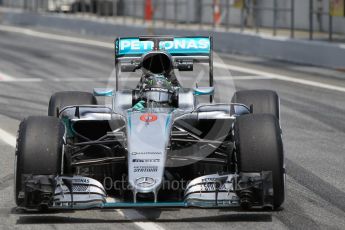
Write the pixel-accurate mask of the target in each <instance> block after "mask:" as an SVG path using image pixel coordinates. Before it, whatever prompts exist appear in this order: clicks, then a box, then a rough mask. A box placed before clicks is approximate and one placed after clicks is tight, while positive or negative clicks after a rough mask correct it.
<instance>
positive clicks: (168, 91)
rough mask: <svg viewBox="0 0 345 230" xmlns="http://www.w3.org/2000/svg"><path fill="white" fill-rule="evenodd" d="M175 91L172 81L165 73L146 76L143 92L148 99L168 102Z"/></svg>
mask: <svg viewBox="0 0 345 230" xmlns="http://www.w3.org/2000/svg"><path fill="white" fill-rule="evenodd" d="M173 93H174V87H173V85H172V83H171V82H170V81H169V80H168V79H167V78H166V77H165V76H164V75H163V74H149V75H147V76H145V79H144V82H143V85H142V94H143V96H144V97H145V98H146V99H147V100H148V101H154V102H160V103H166V102H170V101H171V97H172V95H173Z"/></svg>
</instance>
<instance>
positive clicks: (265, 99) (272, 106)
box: [231, 90, 280, 120]
mask: <svg viewBox="0 0 345 230" xmlns="http://www.w3.org/2000/svg"><path fill="white" fill-rule="evenodd" d="M231 102H232V103H241V104H245V105H246V106H248V107H250V106H251V105H253V113H254V114H262V113H266V114H272V115H274V116H275V117H276V118H277V119H278V120H279V118H280V111H279V104H280V103H279V97H278V94H277V93H276V92H275V91H272V90H241V91H237V92H235V94H234V96H233V97H232V99H231Z"/></svg>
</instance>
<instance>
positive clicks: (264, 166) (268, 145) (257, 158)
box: [235, 114, 285, 209]
mask: <svg viewBox="0 0 345 230" xmlns="http://www.w3.org/2000/svg"><path fill="white" fill-rule="evenodd" d="M235 146H236V158H237V165H238V171H239V172H262V171H271V172H272V180H273V206H274V208H275V209H277V208H279V207H280V206H281V205H282V204H283V202H284V198H285V170H284V153H283V142H282V137H281V132H280V126H279V121H278V119H277V118H276V117H275V116H273V115H270V114H248V115H243V116H239V117H237V118H236V121H235Z"/></svg>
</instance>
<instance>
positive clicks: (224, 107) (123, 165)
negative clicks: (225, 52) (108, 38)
mask: <svg viewBox="0 0 345 230" xmlns="http://www.w3.org/2000/svg"><path fill="white" fill-rule="evenodd" d="M196 63H201V64H202V65H203V66H206V67H208V70H209V71H208V72H207V75H208V83H207V84H208V85H207V86H203V87H202V86H200V85H199V86H198V85H196V86H195V87H191V88H185V87H183V85H182V84H181V82H180V81H179V77H177V75H178V74H177V73H179V74H180V73H184V72H185V71H189V73H192V72H191V71H193V69H194V65H195V64H196ZM126 73H127V74H132V73H139V76H140V77H138V78H133V77H129V78H130V79H129V81H130V82H133V79H134V81H135V86H133V88H131V89H129V88H125V89H122V88H121V87H120V85H121V83H122V82H123V80H122V79H121V76H122V75H123V74H126ZM181 75H183V74H181ZM115 76H116V80H115V89H112V88H96V89H94V92H93V93H88V92H76V91H68V92H58V93H55V94H54V95H52V97H51V98H50V102H49V109H48V116H31V117H28V118H27V119H24V120H23V121H22V122H21V124H20V127H19V131H18V139H17V148H16V157H15V159H16V163H15V165H16V168H15V201H16V204H17V206H18V207H20V208H23V209H26V210H37V209H39V210H41V209H43V210H46V209H53V210H66V209H68V210H70V209H72V210H74V209H91V208H100V209H103V208H138V207H140V208H141V207H178V208H182V207H199V208H231V207H242V208H244V209H250V208H267V207H268V208H272V209H277V208H279V207H280V206H281V205H282V203H283V201H284V196H285V195H284V185H285V168H284V155H283V143H282V137H281V128H280V121H279V119H280V118H279V116H280V112H279V97H278V95H277V94H276V93H275V92H274V91H270V90H244V91H237V92H235V93H234V95H233V96H232V98H229V101H227V102H225V103H215V102H214V98H213V96H214V93H215V89H214V85H213V84H214V82H213V50H212V37H170V36H143V37H136V38H135V37H131V38H117V39H116V41H115ZM130 76H131V75H130ZM229 77H230V76H229ZM120 88H121V89H120ZM201 98H203V99H204V101H205V98H206V102H202V99H201ZM100 101H103V103H100Z"/></svg>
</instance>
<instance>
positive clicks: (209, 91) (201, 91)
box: [193, 86, 214, 96]
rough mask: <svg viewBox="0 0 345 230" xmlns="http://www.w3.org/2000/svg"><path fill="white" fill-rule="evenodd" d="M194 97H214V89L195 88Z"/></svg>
mask: <svg viewBox="0 0 345 230" xmlns="http://www.w3.org/2000/svg"><path fill="white" fill-rule="evenodd" d="M193 90H194V95H196V96H202V95H213V94H214V87H212V86H210V87H198V88H194V89H193Z"/></svg>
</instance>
